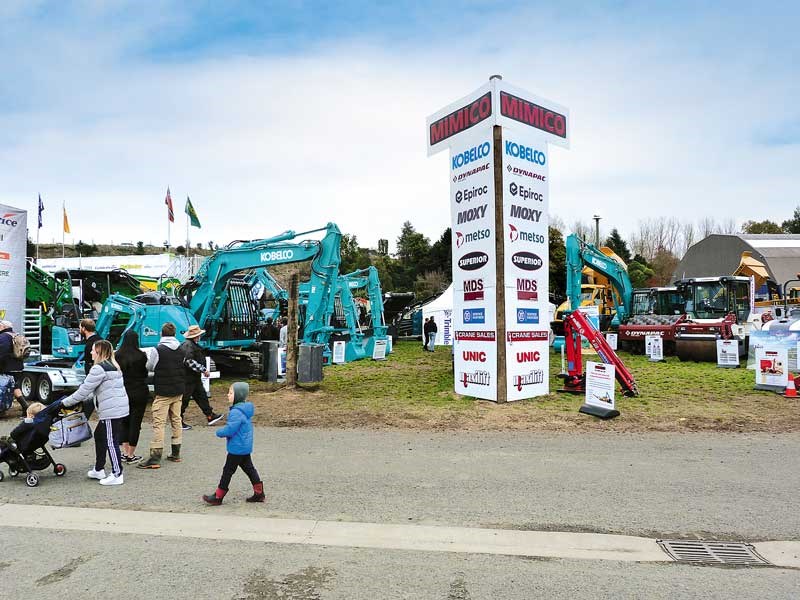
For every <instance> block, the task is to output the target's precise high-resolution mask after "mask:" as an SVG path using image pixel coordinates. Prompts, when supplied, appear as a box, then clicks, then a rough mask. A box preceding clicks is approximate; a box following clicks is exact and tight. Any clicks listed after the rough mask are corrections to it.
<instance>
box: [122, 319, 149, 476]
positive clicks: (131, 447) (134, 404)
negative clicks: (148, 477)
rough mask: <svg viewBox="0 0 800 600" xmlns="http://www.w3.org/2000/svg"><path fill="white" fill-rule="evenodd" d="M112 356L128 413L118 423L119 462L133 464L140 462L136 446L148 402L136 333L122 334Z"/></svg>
mask: <svg viewBox="0 0 800 600" xmlns="http://www.w3.org/2000/svg"><path fill="white" fill-rule="evenodd" d="M116 356H117V362H118V363H119V366H120V369H122V379H123V381H124V382H125V391H126V392H127V393H128V402H129V404H130V414H129V415H128V417H127V418H126V419H125V421H124V422H123V424H122V460H123V462H127V463H134V462H139V461H140V460H142V457H141V456H136V446H137V445H138V444H139V432H140V431H141V430H142V419H143V418H144V411H145V409H146V408H147V403H148V402H149V401H150V390H149V389H148V388H147V377H148V373H147V355H146V354H145V353H144V352H142V351H141V350H139V334H138V333H136V332H135V331H126V332H125V335H124V336H122V344H121V345H120V347H119V350H117V355H116Z"/></svg>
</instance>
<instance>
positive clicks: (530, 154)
mask: <svg viewBox="0 0 800 600" xmlns="http://www.w3.org/2000/svg"><path fill="white" fill-rule="evenodd" d="M506 154H507V155H508V156H513V157H514V158H519V159H521V160H527V161H528V162H530V163H533V164H535V165H540V166H544V164H545V163H546V162H547V157H546V156H545V155H544V152H540V151H539V150H537V149H536V148H531V147H529V146H523V145H522V144H517V143H515V142H506Z"/></svg>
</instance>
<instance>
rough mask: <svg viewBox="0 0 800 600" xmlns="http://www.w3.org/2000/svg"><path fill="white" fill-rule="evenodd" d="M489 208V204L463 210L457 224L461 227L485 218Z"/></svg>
mask: <svg viewBox="0 0 800 600" xmlns="http://www.w3.org/2000/svg"><path fill="white" fill-rule="evenodd" d="M487 206H488V204H484V205H483V206H476V207H475V208H468V209H467V210H462V211H461V212H460V213H458V216H457V217H456V222H457V223H458V224H459V225H461V224H462V223H469V222H470V221H474V220H475V219H481V218H483V215H485V214H486V207H487ZM537 221H538V219H537Z"/></svg>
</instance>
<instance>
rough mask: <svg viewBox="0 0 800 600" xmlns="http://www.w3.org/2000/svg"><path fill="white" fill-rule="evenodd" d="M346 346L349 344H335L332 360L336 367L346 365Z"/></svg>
mask: <svg viewBox="0 0 800 600" xmlns="http://www.w3.org/2000/svg"><path fill="white" fill-rule="evenodd" d="M346 345H347V343H346V342H342V341H336V342H333V357H332V358H331V361H332V362H333V364H335V365H341V364H344V353H345V346H346Z"/></svg>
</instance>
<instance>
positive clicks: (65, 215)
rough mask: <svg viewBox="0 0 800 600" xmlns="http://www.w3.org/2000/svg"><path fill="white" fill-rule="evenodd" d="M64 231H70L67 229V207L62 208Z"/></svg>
mask: <svg viewBox="0 0 800 600" xmlns="http://www.w3.org/2000/svg"><path fill="white" fill-rule="evenodd" d="M64 233H71V232H70V230H69V219H67V209H66V208H64Z"/></svg>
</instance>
